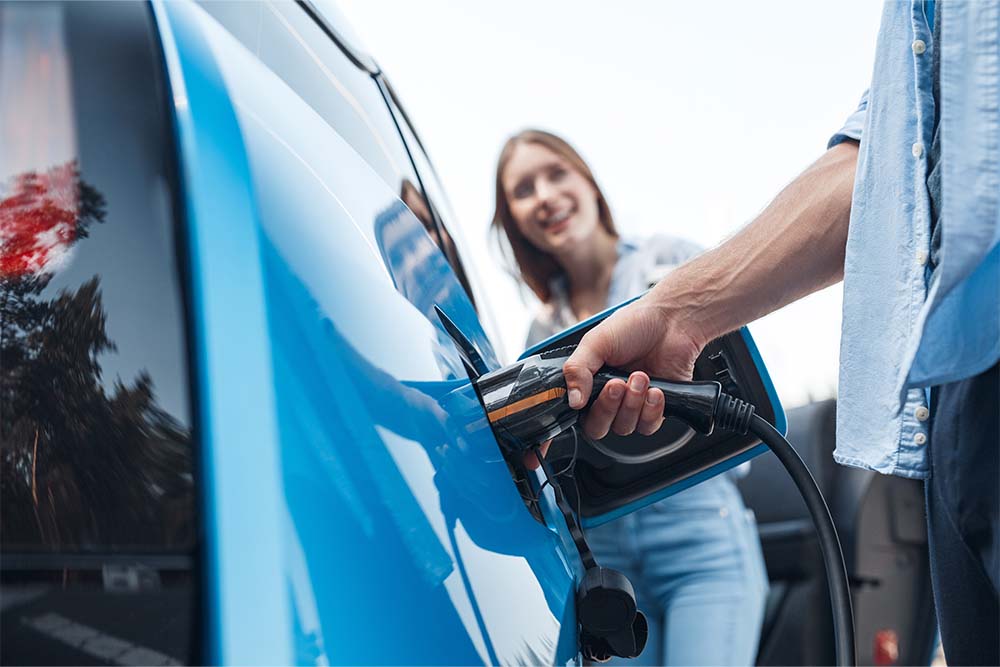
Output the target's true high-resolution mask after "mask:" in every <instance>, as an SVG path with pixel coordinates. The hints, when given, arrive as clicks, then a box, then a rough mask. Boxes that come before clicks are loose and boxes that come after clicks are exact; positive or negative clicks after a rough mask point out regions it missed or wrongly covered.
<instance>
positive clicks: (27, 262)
mask: <svg viewBox="0 0 1000 667" xmlns="http://www.w3.org/2000/svg"><path fill="white" fill-rule="evenodd" d="M135 14H138V16H137V17H136V16H134V15H135ZM0 16H2V19H0V30H2V31H3V34H2V40H0V43H2V44H3V49H4V53H3V56H2V57H0V86H2V90H0V100H2V101H3V105H2V106H0V127H2V132H3V137H4V140H3V142H2V143H3V146H4V149H3V151H0V171H2V177H0V178H2V181H3V185H2V188H3V190H2V201H0V216H2V224H0V227H2V228H3V230H4V231H3V236H2V240H3V246H2V254H0V270H2V273H0V289H2V292H0V305H2V308H3V320H2V334H3V343H2V355H3V364H2V366H3V370H2V379H3V392H2V395H0V398H2V402H3V403H2V405H3V409H2V413H3V414H2V420H0V428H2V435H3V449H2V453H3V458H2V463H3V513H2V515H0V517H2V522H0V525H2V529H3V530H2V536H3V548H4V550H8V551H9V550H46V551H47V550H60V551H75V550H80V551H93V550H100V551H106V550H143V549H148V548H154V547H155V548H157V549H162V548H168V549H171V550H179V551H184V550H187V549H188V548H190V546H191V545H192V543H193V539H194V531H193V525H192V492H193V479H192V472H193V471H192V455H191V410H190V396H189V387H188V374H187V352H186V349H185V342H184V319H183V308H182V300H181V291H180V282H179V274H178V268H177V256H176V251H175V247H174V224H173V213H172V210H171V206H172V196H171V185H170V175H169V174H168V173H167V171H166V169H165V167H166V165H167V164H169V163H170V160H169V151H168V148H167V146H168V142H167V139H168V135H167V125H166V119H165V117H164V113H163V98H162V96H160V95H159V94H157V88H156V87H155V86H154V85H151V83H153V84H155V83H156V82H157V80H158V74H157V73H158V71H159V70H158V62H157V61H156V60H155V59H154V56H155V52H154V51H153V46H152V43H151V41H150V37H149V35H148V34H147V32H146V29H145V28H146V25H145V21H146V20H147V17H146V15H145V10H144V9H142V10H133V11H127V10H114V11H112V10H108V11H100V8H99V7H98V6H94V7H91V8H90V11H87V7H86V5H84V6H76V5H72V4H70V5H68V6H66V7H61V6H58V5H42V6H39V7H34V6H33V5H32V4H30V3H29V4H25V5H21V4H13V5H6V4H5V5H0ZM95 17H96V18H95ZM140 19H141V20H142V22H141V23H138V26H139V27H142V28H143V30H137V29H136V25H135V23H137V22H138V21H139V20H140ZM89 30H93V32H92V33H89V32H88V31H89ZM100 40H104V41H103V43H101V44H100V48H98V43H99V42H100Z"/></svg>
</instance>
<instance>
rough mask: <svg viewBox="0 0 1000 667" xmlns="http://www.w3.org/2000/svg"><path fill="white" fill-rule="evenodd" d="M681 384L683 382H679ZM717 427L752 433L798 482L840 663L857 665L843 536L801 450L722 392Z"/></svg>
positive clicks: (748, 407)
mask: <svg viewBox="0 0 1000 667" xmlns="http://www.w3.org/2000/svg"><path fill="white" fill-rule="evenodd" d="M678 384H680V383H678ZM712 416H713V418H714V421H715V426H717V427H718V428H721V429H724V430H726V431H733V432H736V433H741V434H746V433H748V432H749V433H752V434H753V435H755V436H757V437H758V438H760V439H761V441H762V442H763V443H764V444H765V445H767V446H768V447H769V448H770V450H771V451H772V452H774V455H775V456H777V457H778V460H779V461H781V464H782V465H783V466H785V470H787V471H788V475H789V476H790V477H791V478H792V481H793V482H795V486H796V487H798V489H799V493H800V494H802V499H803V500H804V501H805V503H806V507H807V508H808V510H809V514H810V515H811V516H812V520H813V524H815V526H816V533H817V535H818V536H819V545H820V549H821V550H822V552H823V565H824V567H825V569H826V580H827V585H828V587H829V589H830V603H831V605H832V607H833V632H834V636H835V639H836V649H837V664H838V665H841V666H847V667H853V666H854V665H856V664H857V656H856V655H855V651H854V612H853V610H852V607H851V588H850V585H849V584H848V579H847V566H846V565H845V563H844V554H843V551H841V547H840V539H839V538H838V537H837V529H836V527H835V526H834V524H833V516H832V515H831V514H830V508H829V507H827V504H826V500H825V499H824V498H823V494H822V493H821V492H820V490H819V486H817V484H816V480H815V479H814V478H813V476H812V473H811V472H809V468H807V467H806V464H805V463H804V462H803V461H802V458H801V457H800V456H799V453H798V452H796V451H795V449H794V448H793V447H792V446H791V444H789V442H788V441H787V440H785V437H784V436H783V435H781V433H779V432H778V430H777V429H775V428H774V427H773V426H772V425H771V424H769V423H768V422H767V421H766V420H765V419H764V418H762V417H761V416H760V415H757V414H755V413H754V407H753V405H751V404H749V403H747V402H745V401H742V400H740V399H738V398H736V397H734V396H730V395H729V394H725V393H722V394H720V395H719V400H718V403H716V406H715V410H714V415H712Z"/></svg>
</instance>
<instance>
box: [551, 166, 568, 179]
mask: <svg viewBox="0 0 1000 667" xmlns="http://www.w3.org/2000/svg"><path fill="white" fill-rule="evenodd" d="M566 174H567V171H566V170H565V169H563V168H562V167H553V168H552V171H550V172H549V179H550V180H553V181H561V180H562V179H564V178H566Z"/></svg>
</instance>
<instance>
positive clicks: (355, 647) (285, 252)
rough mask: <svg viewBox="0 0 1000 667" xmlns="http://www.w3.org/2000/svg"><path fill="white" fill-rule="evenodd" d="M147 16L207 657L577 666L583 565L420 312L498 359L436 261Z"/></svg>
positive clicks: (161, 17)
mask: <svg viewBox="0 0 1000 667" xmlns="http://www.w3.org/2000/svg"><path fill="white" fill-rule="evenodd" d="M154 10H155V13H156V16H157V20H158V24H159V26H160V30H161V35H162V36H163V43H164V48H165V51H166V53H167V62H168V72H169V75H170V79H171V84H172V87H173V96H174V98H175V105H174V112H175V116H176V119H175V120H176V124H177V128H178V134H179V137H180V142H179V143H180V150H181V163H182V173H183V178H184V192H185V195H186V201H185V205H186V217H187V222H188V227H189V229H190V233H189V238H190V241H191V248H190V253H191V255H190V262H191V266H192V286H193V292H194V297H195V298H194V308H193V311H194V319H195V325H196V330H197V332H198V333H197V350H198V354H197V359H198V367H199V369H198V384H199V392H198V393H199V396H200V400H201V401H202V406H201V417H202V423H203V425H204V426H203V432H204V437H203V442H204V447H203V449H204V452H205V464H204V470H203V476H204V479H205V483H206V486H205V488H206V493H205V496H204V497H205V505H206V508H205V509H206V516H207V517H208V519H209V520H208V521H207V523H206V533H207V540H208V544H207V550H208V556H209V561H210V562H209V568H208V576H207V577H206V580H207V583H208V591H207V606H208V618H209V619H210V623H209V626H208V631H207V632H206V637H207V639H208V640H209V645H210V646H211V649H210V652H209V655H208V659H209V660H210V661H212V662H220V663H232V662H235V663H246V664H250V663H260V664H263V663H270V664H289V663H303V664H304V663H311V664H318V663H323V662H334V663H361V662H364V663H376V662H383V663H395V664H400V663H406V664H418V663H435V664H475V663H485V662H489V663H493V664H496V663H511V662H517V663H530V664H542V663H550V664H551V663H566V662H570V661H573V660H575V659H576V654H577V647H576V621H575V609H574V605H573V590H574V588H575V582H574V574H576V570H577V568H578V563H576V562H575V561H574V560H573V559H572V558H567V557H566V555H565V552H560V549H564V544H565V540H564V539H563V536H562V535H561V533H559V532H558V531H555V530H553V529H550V528H547V527H546V526H543V525H541V524H539V523H538V522H537V521H535V520H534V519H533V518H532V517H531V516H530V514H529V513H528V511H527V510H526V508H525V506H524V503H523V501H522V499H521V498H520V497H519V496H518V494H517V490H516V488H515V487H514V485H513V484H512V483H511V478H510V473H509V471H508V468H507V466H506V463H505V462H504V461H503V459H502V457H501V456H500V453H499V449H498V446H497V443H496V441H495V439H494V438H493V435H492V432H491V431H490V429H489V427H488V424H487V422H486V420H485V416H484V414H483V412H482V407H481V405H480V404H479V402H478V398H477V397H476V395H475V392H474V389H473V387H472V385H471V383H470V382H469V380H468V378H467V377H466V376H465V374H464V371H463V369H462V366H461V361H460V358H459V357H458V353H457V350H456V349H455V348H454V345H453V344H452V343H451V341H450V339H449V338H448V337H447V335H446V334H445V332H444V331H443V328H442V327H441V324H440V322H438V321H437V319H436V317H433V315H432V311H431V308H432V306H433V304H435V303H437V304H438V305H440V306H441V307H442V308H443V309H444V310H445V311H446V312H447V313H448V315H449V316H450V317H452V319H453V320H454V321H455V322H456V323H457V324H458V325H459V326H460V327H461V328H462V329H463V331H465V332H466V333H467V334H468V335H470V337H472V338H473V340H474V341H475V342H476V344H477V346H479V348H480V350H481V351H482V352H483V353H484V356H485V357H486V358H487V360H488V363H491V364H493V365H496V364H497V362H496V357H495V355H494V354H493V353H492V347H491V346H490V344H489V341H488V339H487V338H486V336H485V334H484V333H483V331H482V329H481V327H480V326H479V322H478V320H477V319H476V316H475V311H474V310H473V308H472V306H471V304H470V303H469V301H468V299H467V298H466V297H465V295H464V292H463V291H462V290H461V287H460V286H459V284H458V282H457V280H456V279H455V276H454V274H453V273H452V272H451V270H450V268H449V267H448V265H447V263H446V262H445V261H444V258H443V256H442V255H440V253H439V252H438V251H437V249H436V247H435V246H434V245H433V244H432V242H431V240H430V238H429V236H428V235H427V234H426V232H424V230H423V228H422V226H421V225H420V223H419V221H418V220H417V219H416V218H415V217H414V216H413V215H412V214H410V213H409V212H408V211H407V210H406V209H405V208H402V207H401V204H400V202H399V200H398V199H396V197H395V193H394V192H392V191H390V189H389V188H388V187H387V186H386V185H385V183H384V182H383V181H381V180H380V179H379V178H378V177H377V176H376V175H375V174H374V172H372V171H371V170H370V169H369V168H368V167H367V165H366V164H365V163H364V162H363V161H362V160H361V158H360V157H359V156H358V155H357V154H356V153H354V151H353V149H351V147H350V146H349V145H347V143H346V142H344V141H343V140H342V139H341V138H340V137H339V136H338V135H336V133H335V132H333V131H331V130H330V129H329V126H327V125H326V124H325V123H324V122H323V121H322V119H319V118H318V117H316V116H315V114H314V113H313V112H312V110H311V109H310V108H309V107H308V106H306V105H305V104H303V103H302V102H301V100H299V99H298V98H297V96H295V94H294V93H293V92H292V91H291V90H289V89H288V88H287V87H286V86H285V85H284V83H283V82H281V81H280V80H279V79H277V77H275V76H274V75H273V74H272V73H271V72H270V71H269V70H267V69H266V68H265V67H263V66H262V65H261V64H260V63H259V62H257V61H256V59H255V58H254V57H253V55H252V54H250V53H249V52H247V51H246V49H244V48H243V47H242V45H240V44H239V43H238V42H236V41H235V40H234V39H232V38H231V36H230V35H228V33H226V32H225V31H224V30H223V29H222V28H221V27H220V26H218V24H216V23H215V22H214V21H213V20H212V19H211V18H209V17H208V16H207V15H206V14H205V13H204V12H203V11H202V10H201V9H200V8H198V7H196V6H193V5H190V4H187V3H157V4H155V6H154ZM373 85H374V83H373ZM407 245H409V246H411V247H410V250H409V251H408V252H407V251H406V246H407ZM412 257H424V258H426V261H422V262H417V263H413V262H409V263H407V262H406V261H405V260H406V258H412ZM265 304H266V306H265ZM556 525H557V526H558V524H556Z"/></svg>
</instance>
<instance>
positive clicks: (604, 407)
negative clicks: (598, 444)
mask: <svg viewBox="0 0 1000 667" xmlns="http://www.w3.org/2000/svg"><path fill="white" fill-rule="evenodd" d="M625 391H626V386H625V383H624V382H623V381H622V380H617V379H615V380H611V381H610V382H608V383H607V384H606V385H604V389H602V390H601V393H600V395H598V397H597V398H596V399H594V402H593V403H591V405H590V409H589V410H588V411H587V416H586V418H584V421H583V430H584V432H585V433H586V434H587V435H589V436H590V437H591V438H594V439H595V440H600V439H601V438H603V437H604V436H606V435H607V434H608V429H610V428H611V422H612V421H614V418H615V415H617V414H618V408H619V407H621V404H622V399H623V398H624V397H625Z"/></svg>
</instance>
